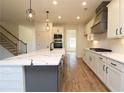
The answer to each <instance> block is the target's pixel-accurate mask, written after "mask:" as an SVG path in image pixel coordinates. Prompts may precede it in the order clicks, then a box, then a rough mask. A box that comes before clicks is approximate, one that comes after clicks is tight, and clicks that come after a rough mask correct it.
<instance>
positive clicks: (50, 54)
mask: <svg viewBox="0 0 124 93" xmlns="http://www.w3.org/2000/svg"><path fill="white" fill-rule="evenodd" d="M64 55H65V49H54V50H53V51H50V50H49V49H41V50H38V51H34V52H31V53H28V54H23V55H19V56H15V57H11V58H8V59H4V60H1V61H0V66H30V65H34V66H57V65H59V63H60V60H61V59H62V57H63V56H64Z"/></svg>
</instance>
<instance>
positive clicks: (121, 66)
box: [107, 59, 124, 72]
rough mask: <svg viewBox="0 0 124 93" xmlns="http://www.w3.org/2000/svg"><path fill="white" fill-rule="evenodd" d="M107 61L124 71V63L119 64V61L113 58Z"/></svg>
mask: <svg viewBox="0 0 124 93" xmlns="http://www.w3.org/2000/svg"><path fill="white" fill-rule="evenodd" d="M107 63H108V64H109V65H110V66H112V67H114V68H116V69H117V70H119V71H121V72H124V65H123V64H121V63H119V62H117V61H114V60H110V59H108V60H107Z"/></svg>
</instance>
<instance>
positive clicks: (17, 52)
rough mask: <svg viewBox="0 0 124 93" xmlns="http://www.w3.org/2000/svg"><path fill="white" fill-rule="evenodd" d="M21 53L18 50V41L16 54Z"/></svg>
mask: <svg viewBox="0 0 124 93" xmlns="http://www.w3.org/2000/svg"><path fill="white" fill-rule="evenodd" d="M18 54H19V51H18V44H17V43H16V55H18Z"/></svg>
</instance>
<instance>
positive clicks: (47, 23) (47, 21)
mask: <svg viewBox="0 0 124 93" xmlns="http://www.w3.org/2000/svg"><path fill="white" fill-rule="evenodd" d="M46 14H47V19H46V30H47V31H49V30H50V26H49V18H48V15H49V11H46Z"/></svg>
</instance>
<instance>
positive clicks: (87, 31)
mask: <svg viewBox="0 0 124 93" xmlns="http://www.w3.org/2000/svg"><path fill="white" fill-rule="evenodd" d="M93 23H94V18H93V19H91V20H90V21H89V22H88V23H87V24H86V25H85V31H84V35H86V36H87V40H88V41H91V40H93V34H92V33H91V27H92V26H93Z"/></svg>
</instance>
